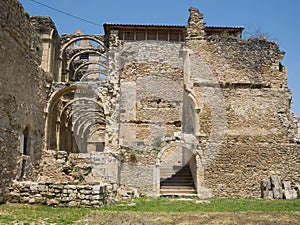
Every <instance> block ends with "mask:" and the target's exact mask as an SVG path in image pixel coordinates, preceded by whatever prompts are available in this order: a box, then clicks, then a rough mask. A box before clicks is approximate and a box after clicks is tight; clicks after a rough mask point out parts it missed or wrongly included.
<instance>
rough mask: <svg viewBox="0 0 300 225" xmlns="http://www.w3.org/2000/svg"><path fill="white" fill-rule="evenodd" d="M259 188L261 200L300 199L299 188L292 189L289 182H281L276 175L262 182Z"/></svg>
mask: <svg viewBox="0 0 300 225" xmlns="http://www.w3.org/2000/svg"><path fill="white" fill-rule="evenodd" d="M260 188H261V197H262V198H268V199H282V198H284V199H295V198H298V197H300V192H299V186H295V189H293V188H292V185H291V182H290V181H281V179H280V177H279V176H277V175H272V176H271V177H270V179H269V180H262V181H261V183H260Z"/></svg>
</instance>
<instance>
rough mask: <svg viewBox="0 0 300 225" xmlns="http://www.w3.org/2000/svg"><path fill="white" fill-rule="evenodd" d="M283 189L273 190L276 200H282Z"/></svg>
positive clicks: (276, 188)
mask: <svg viewBox="0 0 300 225" xmlns="http://www.w3.org/2000/svg"><path fill="white" fill-rule="evenodd" d="M282 197H283V194H282V188H281V187H274V188H273V198H275V199H282Z"/></svg>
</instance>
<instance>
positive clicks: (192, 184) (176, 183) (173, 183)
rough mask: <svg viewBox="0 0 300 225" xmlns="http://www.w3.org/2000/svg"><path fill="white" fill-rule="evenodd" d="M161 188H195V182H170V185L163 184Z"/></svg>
mask: <svg viewBox="0 0 300 225" xmlns="http://www.w3.org/2000/svg"><path fill="white" fill-rule="evenodd" d="M160 186H161V187H162V186H191V187H194V182H192V181H190V182H181V183H180V182H169V183H167V182H166V183H161V184H160Z"/></svg>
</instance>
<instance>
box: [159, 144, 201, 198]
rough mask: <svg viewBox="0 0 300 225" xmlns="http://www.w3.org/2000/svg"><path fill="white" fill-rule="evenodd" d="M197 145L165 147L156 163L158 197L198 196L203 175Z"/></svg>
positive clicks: (169, 145)
mask: <svg viewBox="0 0 300 225" xmlns="http://www.w3.org/2000/svg"><path fill="white" fill-rule="evenodd" d="M201 170H202V166H201V161H200V157H199V155H198V154H197V151H196V149H195V145H194V144H192V143H190V144H188V143H184V142H176V141H174V142H172V143H170V144H168V145H167V146H165V147H163V148H162V149H161V151H160V152H159V154H158V156H157V161H156V185H155V192H156V194H157V195H178V196H181V195H184V196H196V195H197V194H198V193H199V192H200V186H201V181H202V180H203V173H201Z"/></svg>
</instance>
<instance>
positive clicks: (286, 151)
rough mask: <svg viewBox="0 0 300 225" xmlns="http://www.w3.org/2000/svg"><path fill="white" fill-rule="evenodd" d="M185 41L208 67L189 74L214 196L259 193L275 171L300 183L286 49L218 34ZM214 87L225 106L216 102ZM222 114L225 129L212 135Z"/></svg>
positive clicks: (206, 178) (207, 177)
mask: <svg viewBox="0 0 300 225" xmlns="http://www.w3.org/2000/svg"><path fill="white" fill-rule="evenodd" d="M191 18H192V17H191ZM189 22H191V23H193V21H189ZM186 47H187V48H189V49H190V51H191V52H192V53H191V54H194V55H195V57H196V58H197V60H198V61H199V62H201V63H202V64H203V65H205V66H206V68H207V70H206V73H204V72H203V71H201V68H200V69H199V68H198V67H196V69H194V70H191V75H190V79H191V81H190V86H192V87H193V88H192V91H193V93H194V95H195V96H197V98H198V101H199V102H200V108H201V110H200V112H199V114H198V118H199V126H200V127H199V129H200V130H199V133H200V134H201V135H200V136H199V140H200V145H199V151H200V152H202V159H201V160H202V164H203V166H204V181H205V186H206V187H208V188H209V189H211V190H212V192H213V195H214V196H216V197H260V181H261V180H264V179H267V178H268V177H270V176H271V175H274V174H275V175H278V176H280V177H281V178H282V179H283V180H285V181H290V182H292V184H293V185H295V184H297V183H299V179H300V174H299V170H300V162H299V158H300V145H299V144H296V143H295V142H294V140H295V137H294V136H295V124H293V114H292V113H291V112H290V107H291V93H290V90H289V89H288V87H287V71H286V69H285V67H284V66H283V65H282V64H281V61H282V59H283V56H284V52H282V51H281V50H280V49H279V47H278V46H277V45H276V44H275V43H273V42H269V41H267V40H265V39H249V40H243V39H239V38H231V37H216V36H211V37H208V38H206V39H198V40H195V39H188V40H187V42H186ZM202 67H203V66H202ZM212 81H215V82H212ZM209 89H210V90H211V92H208V91H207V90H209ZM207 93H208V94H207ZM215 93H219V95H218V97H219V99H218V100H219V102H221V103H222V104H219V103H218V104H219V105H221V106H222V107H223V110H222V109H220V107H219V108H215V107H213V106H214V105H216V104H217V101H216V99H214V98H213V96H215V95H216V94H215ZM205 94H206V95H205ZM222 111H223V112H225V116H224V117H221V115H222V114H221V112H222ZM220 118H223V120H224V126H223V127H222V129H223V130H222V131H220V129H217V132H219V134H220V133H221V134H222V135H220V136H219V138H217V139H214V138H213V136H214V135H215V133H213V131H214V130H216V128H218V126H217V125H218V123H216V121H219V120H220ZM196 132H197V131H196Z"/></svg>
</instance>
